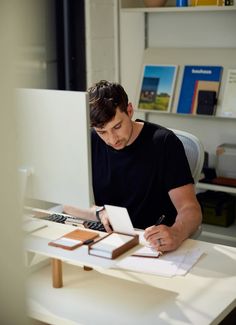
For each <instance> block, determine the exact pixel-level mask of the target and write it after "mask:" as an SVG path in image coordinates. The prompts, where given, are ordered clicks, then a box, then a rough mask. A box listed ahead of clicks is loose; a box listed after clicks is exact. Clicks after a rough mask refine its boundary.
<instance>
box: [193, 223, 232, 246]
mask: <svg viewBox="0 0 236 325" xmlns="http://www.w3.org/2000/svg"><path fill="white" fill-rule="evenodd" d="M199 240H203V241H208V242H211V243H217V244H223V245H229V246H234V247H236V223H234V224H232V225H231V226H229V227H221V226H214V225H208V224H205V223H203V224H202V233H201V235H200V237H199Z"/></svg>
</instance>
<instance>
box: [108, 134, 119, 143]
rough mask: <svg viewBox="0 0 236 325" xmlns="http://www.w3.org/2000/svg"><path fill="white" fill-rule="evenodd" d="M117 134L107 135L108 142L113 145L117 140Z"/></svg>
mask: <svg viewBox="0 0 236 325" xmlns="http://www.w3.org/2000/svg"><path fill="white" fill-rule="evenodd" d="M117 139H118V137H117V135H116V134H115V133H110V134H109V136H108V144H110V145H114V144H115V143H116V142H117Z"/></svg>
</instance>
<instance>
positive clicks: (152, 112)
mask: <svg viewBox="0 0 236 325" xmlns="http://www.w3.org/2000/svg"><path fill="white" fill-rule="evenodd" d="M135 112H137V113H138V112H140V113H142V114H143V113H144V114H145V113H146V114H161V115H170V116H174V117H175V116H176V117H181V118H197V119H210V120H212V119H214V120H215V119H219V120H228V121H236V117H227V116H217V115H199V114H196V115H195V114H194V115H193V114H181V113H175V112H161V111H155V110H147V109H139V108H137V109H135Z"/></svg>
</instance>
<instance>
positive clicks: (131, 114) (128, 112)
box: [127, 103, 134, 117]
mask: <svg viewBox="0 0 236 325" xmlns="http://www.w3.org/2000/svg"><path fill="white" fill-rule="evenodd" d="M127 114H128V116H129V117H132V116H133V114H134V108H133V105H132V103H129V104H128V107H127Z"/></svg>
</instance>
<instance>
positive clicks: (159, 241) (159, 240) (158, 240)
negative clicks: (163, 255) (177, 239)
mask: <svg viewBox="0 0 236 325" xmlns="http://www.w3.org/2000/svg"><path fill="white" fill-rule="evenodd" d="M157 243H158V245H160V246H161V238H158V239H157Z"/></svg>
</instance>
